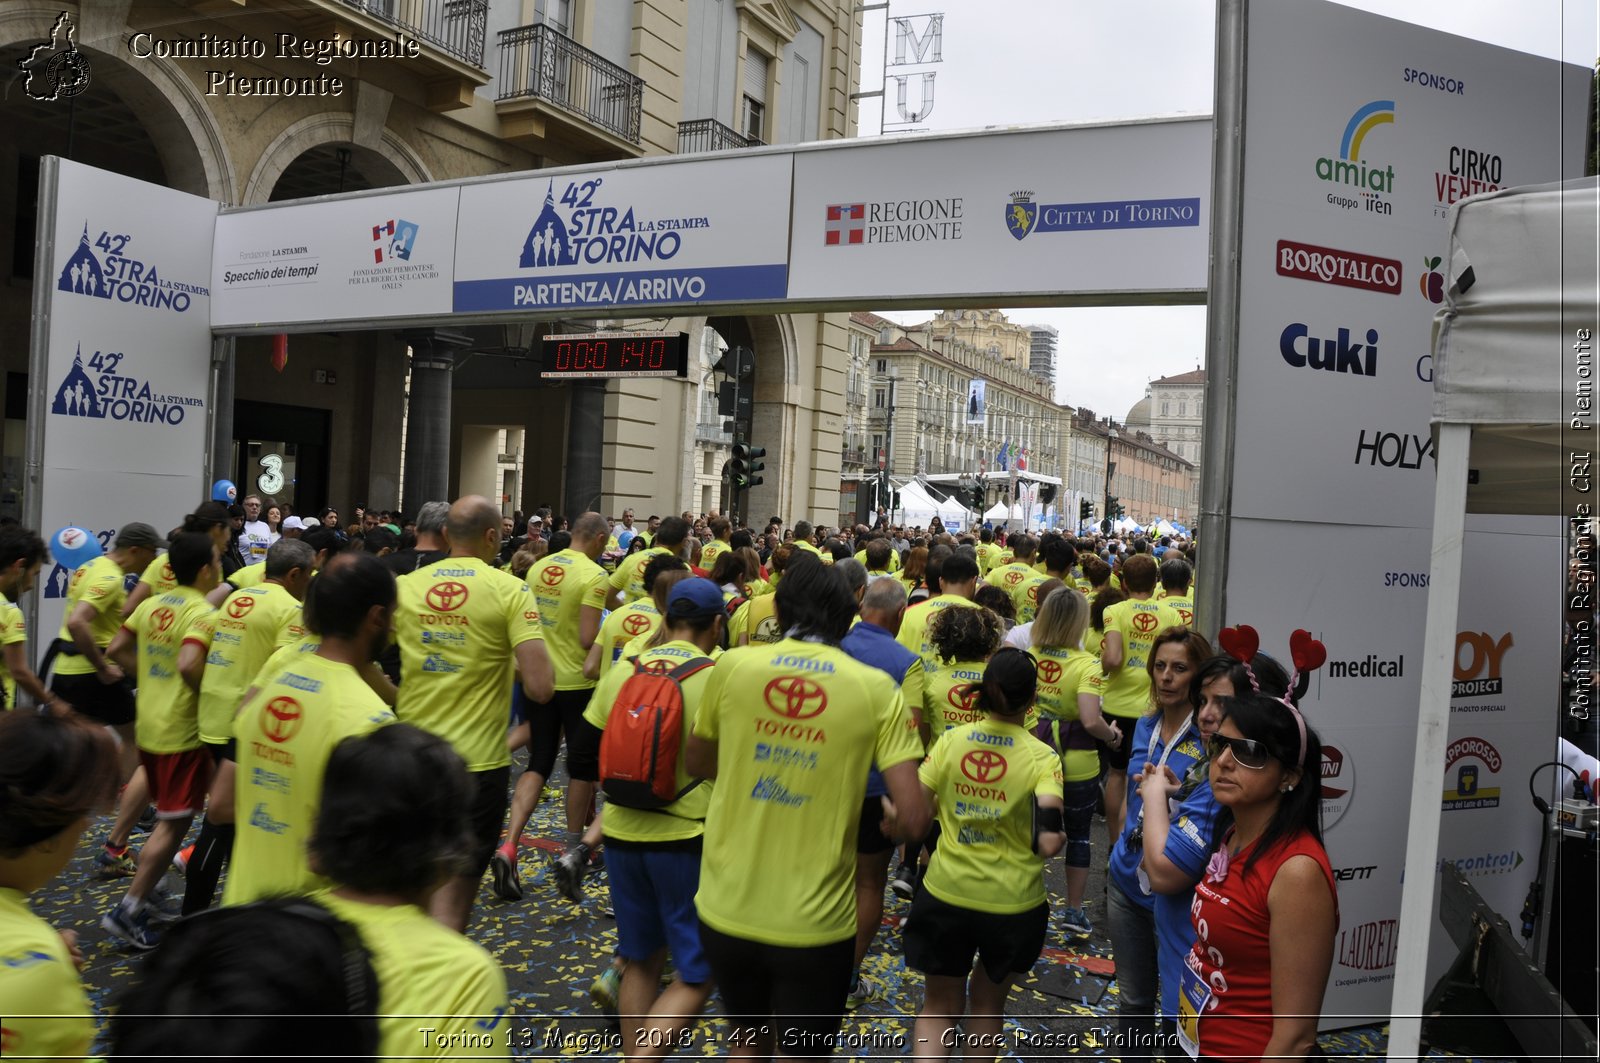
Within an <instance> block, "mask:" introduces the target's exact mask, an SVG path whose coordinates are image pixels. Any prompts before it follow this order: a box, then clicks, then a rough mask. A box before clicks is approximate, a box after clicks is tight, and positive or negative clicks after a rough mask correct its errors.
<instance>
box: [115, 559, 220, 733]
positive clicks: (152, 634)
mask: <svg viewBox="0 0 1600 1063" xmlns="http://www.w3.org/2000/svg"><path fill="white" fill-rule="evenodd" d="M210 613H211V605H210V603H208V602H207V601H206V596H205V595H203V594H201V593H200V592H199V591H197V590H195V589H194V588H193V587H174V588H173V589H172V590H170V591H167V592H166V593H165V594H152V595H151V596H150V597H148V598H146V599H145V600H144V601H142V602H140V603H139V608H137V609H135V610H134V611H133V615H132V616H130V617H128V619H127V622H126V623H124V624H123V627H125V628H127V629H128V630H129V631H130V632H132V633H133V635H134V636H135V637H137V639H138V640H139V670H138V672H137V673H136V675H135V676H134V682H135V683H136V684H137V685H138V697H137V700H136V705H137V706H138V710H139V715H138V718H137V719H136V720H135V721H134V739H135V741H137V742H138V743H139V748H140V749H141V750H143V751H144V752H146V753H182V752H183V751H185V750H188V749H199V748H200V728H199V717H198V709H199V702H200V695H199V692H198V691H195V690H192V689H190V687H189V684H188V683H185V682H184V681H183V676H182V675H180V674H179V673H178V654H179V652H180V651H181V650H182V649H183V644H184V643H186V642H194V643H197V644H199V646H200V647H201V649H202V650H203V649H205V648H206V647H208V646H209V645H210V644H211V628H210V626H209V623H208V617H209V614H210Z"/></svg>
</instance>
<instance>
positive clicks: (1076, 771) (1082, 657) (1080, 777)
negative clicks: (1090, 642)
mask: <svg viewBox="0 0 1600 1063" xmlns="http://www.w3.org/2000/svg"><path fill="white" fill-rule="evenodd" d="M1030 652H1032V654H1033V655H1034V657H1035V658H1037V660H1038V662H1039V664H1038V669H1037V672H1038V676H1039V687H1038V696H1037V697H1038V700H1037V701H1036V702H1035V704H1037V705H1038V708H1039V714H1040V715H1041V716H1043V717H1044V718H1046V719H1049V720H1058V721H1060V726H1059V727H1058V728H1056V734H1057V736H1058V740H1059V741H1060V742H1061V745H1062V752H1061V764H1062V769H1063V772H1064V774H1065V777H1066V779H1067V781H1068V782H1083V781H1084V780H1085V779H1096V778H1099V776H1100V753H1099V751H1098V750H1097V749H1096V747H1095V744H1094V736H1092V735H1090V734H1089V732H1088V731H1086V730H1084V728H1083V725H1082V724H1081V723H1079V722H1078V721H1079V719H1080V717H1079V715H1078V698H1079V696H1081V695H1083V694H1092V695H1094V696H1095V697H1097V698H1098V697H1100V696H1101V691H1102V690H1103V689H1104V677H1103V676H1102V675H1101V674H1100V662H1099V661H1098V660H1096V659H1095V657H1094V654H1092V653H1087V652H1085V651H1083V650H1079V649H1070V650H1069V649H1060V648H1052V649H1046V648H1044V647H1041V646H1035V647H1034V648H1033V649H1032V650H1031V651H1030ZM1069 724H1071V725H1072V728H1071V730H1070V731H1069V729H1068V725H1069ZM1130 733H1131V732H1130ZM1068 745H1072V746H1079V747H1082V748H1076V749H1069V748H1067V746H1068Z"/></svg>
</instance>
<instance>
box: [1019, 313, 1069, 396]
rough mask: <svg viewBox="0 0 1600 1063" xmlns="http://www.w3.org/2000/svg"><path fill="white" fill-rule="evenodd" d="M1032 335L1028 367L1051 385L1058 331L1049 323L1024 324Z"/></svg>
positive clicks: (1052, 383)
mask: <svg viewBox="0 0 1600 1063" xmlns="http://www.w3.org/2000/svg"><path fill="white" fill-rule="evenodd" d="M1023 327H1024V328H1026V329H1027V330H1028V332H1029V334H1030V335H1031V336H1032V337H1033V342H1032V343H1031V344H1030V345H1029V348H1028V369H1029V371H1030V372H1032V373H1033V375H1034V376H1036V377H1038V378H1039V379H1040V380H1043V381H1044V382H1045V383H1046V384H1049V385H1050V386H1051V387H1054V386H1055V383H1056V341H1057V340H1058V339H1059V337H1060V333H1059V332H1057V331H1056V330H1055V329H1054V328H1051V327H1050V326H1049V325H1024V326H1023Z"/></svg>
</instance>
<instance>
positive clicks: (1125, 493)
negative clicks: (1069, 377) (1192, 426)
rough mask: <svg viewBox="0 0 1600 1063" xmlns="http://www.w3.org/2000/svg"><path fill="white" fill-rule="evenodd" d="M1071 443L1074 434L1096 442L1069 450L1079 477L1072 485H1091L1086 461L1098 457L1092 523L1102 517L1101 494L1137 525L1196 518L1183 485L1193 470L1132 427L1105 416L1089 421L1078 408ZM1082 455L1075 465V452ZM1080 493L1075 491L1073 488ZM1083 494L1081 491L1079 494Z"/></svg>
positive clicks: (1088, 414)
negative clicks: (1162, 520)
mask: <svg viewBox="0 0 1600 1063" xmlns="http://www.w3.org/2000/svg"><path fill="white" fill-rule="evenodd" d="M1072 432H1073V436H1074V440H1075V441H1076V439H1077V438H1078V437H1080V436H1082V437H1091V438H1092V439H1094V440H1097V442H1090V443H1087V444H1086V445H1085V446H1084V447H1082V448H1081V450H1080V449H1077V448H1075V449H1074V450H1073V454H1074V464H1075V466H1077V471H1078V472H1079V473H1080V476H1079V478H1078V479H1077V480H1075V481H1074V484H1075V485H1077V484H1082V485H1084V486H1085V487H1089V486H1091V485H1094V484H1095V483H1096V481H1095V480H1094V479H1093V478H1094V476H1095V475H1096V472H1095V470H1094V469H1093V468H1092V467H1090V464H1089V463H1090V461H1091V460H1092V456H1093V455H1094V454H1095V453H1098V455H1099V457H1100V460H1101V466H1100V468H1099V470H1098V476H1099V479H1098V482H1097V484H1098V486H1097V487H1094V489H1096V490H1098V491H1099V497H1098V498H1092V497H1091V498H1090V500H1091V501H1092V502H1093V504H1094V519H1095V520H1096V521H1097V522H1098V521H1099V520H1101V519H1103V518H1104V517H1105V516H1106V499H1107V496H1109V497H1111V498H1114V499H1116V500H1117V503H1118V504H1119V505H1120V506H1121V507H1122V510H1123V515H1124V516H1127V517H1131V518H1133V519H1134V520H1136V521H1138V522H1139V523H1140V524H1141V525H1149V524H1152V523H1154V522H1155V521H1157V520H1161V519H1166V520H1169V521H1173V522H1175V523H1179V524H1184V525H1188V526H1191V527H1192V526H1193V525H1194V523H1195V520H1196V518H1197V517H1198V515H1199V508H1198V503H1197V502H1191V500H1190V498H1189V486H1190V483H1191V481H1192V480H1193V478H1194V466H1193V465H1192V464H1191V463H1190V462H1188V461H1187V460H1185V459H1184V458H1182V457H1179V456H1178V455H1177V454H1175V453H1173V452H1172V451H1171V450H1169V449H1168V448H1167V447H1164V446H1162V445H1161V444H1160V443H1158V442H1156V441H1155V440H1154V439H1152V438H1151V437H1150V434H1149V433H1148V432H1146V431H1145V430H1144V429H1142V428H1139V427H1138V426H1136V425H1130V424H1118V423H1117V422H1116V421H1114V420H1112V419H1111V418H1109V417H1106V418H1100V419H1098V420H1097V419H1096V418H1095V413H1094V411H1093V410H1090V409H1082V408H1080V409H1079V410H1078V411H1077V412H1076V414H1075V415H1074V417H1073V418H1072ZM1080 453H1081V454H1082V455H1083V458H1082V461H1081V463H1080V462H1079V460H1078V457H1077V456H1078V455H1079V454H1080ZM1077 489H1078V490H1082V489H1081V488H1077ZM1085 495H1087V493H1086V492H1085Z"/></svg>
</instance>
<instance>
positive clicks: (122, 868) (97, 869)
mask: <svg viewBox="0 0 1600 1063" xmlns="http://www.w3.org/2000/svg"><path fill="white" fill-rule="evenodd" d="M137 870H139V866H138V865H137V864H136V863H134V860H133V849H132V848H130V847H129V846H126V845H125V846H123V847H122V852H120V853H114V852H112V851H111V850H110V848H108V847H107V846H104V845H102V846H101V847H100V851H99V852H98V853H96V854H95V856H94V873H95V874H96V875H98V876H99V877H101V878H127V877H129V876H131V875H132V874H133V873H134V872H135V871H137Z"/></svg>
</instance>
